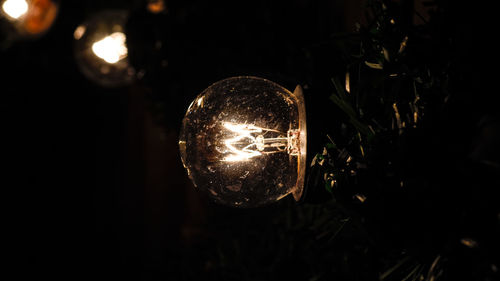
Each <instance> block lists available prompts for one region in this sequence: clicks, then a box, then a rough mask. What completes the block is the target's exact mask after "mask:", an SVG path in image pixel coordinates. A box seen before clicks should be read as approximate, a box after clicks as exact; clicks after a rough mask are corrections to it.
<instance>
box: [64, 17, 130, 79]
mask: <svg viewBox="0 0 500 281" xmlns="http://www.w3.org/2000/svg"><path fill="white" fill-rule="evenodd" d="M126 21H127V12H126V11H121V10H108V11H102V12H99V13H97V14H95V15H93V16H92V17H91V18H89V19H88V20H86V21H85V22H84V23H82V24H81V25H79V26H78V27H77V28H76V29H75V31H74V33H73V37H74V38H75V48H74V53H75V58H76V61H77V63H78V66H79V68H80V70H81V71H82V73H83V74H84V75H85V76H86V77H87V78H89V79H90V80H91V81H93V82H95V83H97V84H99V85H101V86H104V87H119V86H124V85H127V84H129V83H131V82H132V81H133V80H134V78H135V70H134V68H133V67H131V66H130V64H129V61H128V49H127V45H126V41H127V38H126V35H125V30H124V29H125V23H126Z"/></svg>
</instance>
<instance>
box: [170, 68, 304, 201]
mask: <svg viewBox="0 0 500 281" xmlns="http://www.w3.org/2000/svg"><path fill="white" fill-rule="evenodd" d="M306 133H307V132H306V117H305V104H304V98H303V95H302V90H301V88H300V87H299V86H297V88H296V89H295V91H294V92H293V93H291V92H290V91H288V90H287V89H285V88H284V87H282V86H280V85H278V84H276V83H274V82H271V81H269V80H266V79H263V78H258V77H250V76H242V77H232V78H228V79H225V80H222V81H219V82H217V83H215V84H213V85H211V86H210V87H208V88H207V89H205V90H204V91H203V92H202V93H201V94H200V95H198V96H197V97H196V98H195V100H194V101H193V102H192V103H191V105H190V106H189V108H188V110H187V112H186V115H185V117H184V119H183V122H182V128H181V133H180V138H179V149H180V153H181V159H182V163H183V164H184V167H185V168H186V169H187V173H188V175H189V177H190V179H191V180H192V182H193V184H194V185H195V186H196V187H197V188H198V189H200V190H202V191H204V192H206V193H207V194H208V195H209V196H210V197H211V198H213V199H214V200H215V201H217V202H219V203H222V204H226V205H231V206H235V207H257V206H262V205H266V204H269V203H272V202H275V201H277V200H280V199H281V198H283V197H285V196H287V195H289V194H292V195H293V197H294V198H295V199H296V200H299V199H300V197H301V195H302V190H303V185H304V178H305V160H306Z"/></svg>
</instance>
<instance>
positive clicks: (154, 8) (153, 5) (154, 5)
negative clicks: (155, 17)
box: [148, 0, 166, 14]
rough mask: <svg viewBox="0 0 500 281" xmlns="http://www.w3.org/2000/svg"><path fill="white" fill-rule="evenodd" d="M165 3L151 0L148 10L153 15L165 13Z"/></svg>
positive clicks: (160, 0)
mask: <svg viewBox="0 0 500 281" xmlns="http://www.w3.org/2000/svg"><path fill="white" fill-rule="evenodd" d="M165 9H166V8H165V2H164V1H163V0H151V1H149V3H148V10H149V11H150V12H151V13H153V14H158V13H161V12H163V11H165Z"/></svg>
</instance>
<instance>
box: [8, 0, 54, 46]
mask: <svg viewBox="0 0 500 281" xmlns="http://www.w3.org/2000/svg"><path fill="white" fill-rule="evenodd" d="M0 7H1V8H0V15H2V16H4V17H5V18H7V20H8V21H9V22H10V23H11V24H12V25H13V26H14V28H15V30H16V32H17V33H18V35H19V36H21V37H32V36H38V35H41V34H43V33H45V32H46V31H47V30H49V28H50V27H51V26H52V24H53V23H54V21H55V18H56V16H57V12H58V11H59V5H58V4H57V3H56V2H55V1H52V0H3V1H2V0H0Z"/></svg>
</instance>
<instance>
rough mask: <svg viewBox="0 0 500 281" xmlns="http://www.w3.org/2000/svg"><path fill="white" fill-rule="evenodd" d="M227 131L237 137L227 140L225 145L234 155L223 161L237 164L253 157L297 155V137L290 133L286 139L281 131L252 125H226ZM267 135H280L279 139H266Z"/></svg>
mask: <svg viewBox="0 0 500 281" xmlns="http://www.w3.org/2000/svg"><path fill="white" fill-rule="evenodd" d="M223 125H224V127H225V128H226V129H228V130H229V131H231V132H233V133H236V136H235V137H233V138H230V139H226V140H225V141H224V144H225V145H226V147H227V148H228V149H229V151H230V152H231V153H232V154H231V155H229V156H227V157H226V158H224V160H223V161H228V162H236V161H247V160H249V159H251V158H253V157H256V156H260V155H263V154H270V153H277V152H285V151H286V152H288V153H289V154H291V155H295V153H296V147H297V142H296V140H297V135H296V133H294V132H293V131H289V132H288V134H287V137H284V136H283V134H282V133H281V132H280V131H277V130H273V129H266V128H260V127H257V126H255V125H252V124H234V123H224V124H223ZM267 133H274V134H276V133H278V134H279V136H278V137H271V138H266V137H264V136H265V135H266V134H267Z"/></svg>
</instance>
